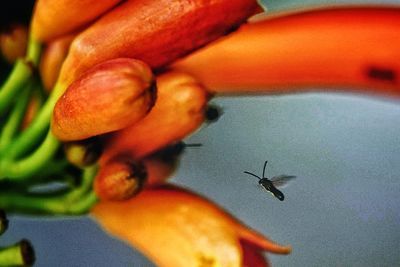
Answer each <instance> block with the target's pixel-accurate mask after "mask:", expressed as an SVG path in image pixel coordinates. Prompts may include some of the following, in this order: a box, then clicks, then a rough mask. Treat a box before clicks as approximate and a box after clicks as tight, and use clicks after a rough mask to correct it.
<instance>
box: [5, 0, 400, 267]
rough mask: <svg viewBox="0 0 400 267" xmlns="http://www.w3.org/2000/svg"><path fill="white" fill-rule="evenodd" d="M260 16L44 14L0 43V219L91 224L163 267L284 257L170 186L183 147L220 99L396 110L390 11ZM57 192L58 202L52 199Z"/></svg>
mask: <svg viewBox="0 0 400 267" xmlns="http://www.w3.org/2000/svg"><path fill="white" fill-rule="evenodd" d="M261 11H262V8H261V7H260V6H259V4H258V3H257V1H255V0H234V1H232V0H231V1H227V0H216V1H203V0H193V1H184V0H177V1H166V0H157V1H154V0H143V1H136V0H127V1H120V0H103V1H95V0H84V1H67V0H38V1H37V2H36V3H35V7H34V10H33V15H32V19H31V24H30V27H29V32H28V30H26V29H27V28H26V27H25V28H24V27H14V28H11V29H12V30H11V31H8V32H5V33H2V34H1V35H0V42H1V45H0V49H1V52H2V55H3V57H4V58H5V59H6V60H7V61H8V62H11V63H14V67H13V69H12V70H11V71H10V73H9V76H8V78H7V79H6V81H5V82H4V84H3V85H2V86H1V88H0V113H1V114H0V115H1V118H2V120H1V122H0V123H1V124H2V125H1V132H0V186H1V187H0V208H4V209H6V210H9V211H12V212H19V213H24V214H26V213H34V214H70V215H74V214H81V213H88V212H92V214H93V216H94V217H95V218H96V219H97V220H98V221H99V223H100V224H101V225H102V226H104V228H105V229H106V230H107V231H109V232H110V233H112V234H114V235H116V236H118V237H119V238H121V239H124V240H126V241H127V242H129V243H130V244H132V245H133V246H135V247H138V248H139V249H141V250H142V251H143V252H144V253H145V254H146V255H148V256H149V257H150V258H151V259H152V260H154V261H155V262H156V263H157V264H159V265H160V266H209V265H210V266H214V265H215V266H267V261H266V259H265V258H264V257H263V256H262V254H261V251H263V250H267V251H270V252H274V253H280V254H286V253H289V252H290V248H289V247H285V246H280V245H277V244H274V243H273V242H271V241H269V240H267V239H266V238H265V237H263V236H262V235H260V234H259V233H257V232H255V231H254V230H251V229H249V228H248V227H245V226H244V225H243V224H242V223H240V222H238V221H237V220H236V219H234V218H233V217H232V216H231V215H229V214H228V213H226V212H225V211H224V210H223V209H222V208H220V207H218V206H217V205H216V204H214V203H212V202H211V201H209V200H207V199H206V198H204V197H201V196H199V195H197V194H195V193H193V192H191V191H187V190H185V189H183V188H179V187H176V186H166V185H165V184H166V181H167V178H169V177H170V176H171V174H172V173H173V172H174V170H175V169H176V167H177V163H178V160H179V157H180V155H181V152H182V150H183V149H184V148H185V144H184V143H183V142H182V141H181V140H183V139H184V138H185V137H187V136H188V135H190V134H192V133H193V132H195V131H196V130H197V129H198V128H199V127H200V126H201V125H202V124H203V123H204V122H206V121H216V120H217V118H218V114H219V112H218V109H215V108H214V107H209V105H208V102H209V100H210V99H211V97H212V96H214V95H215V94H218V93H234V94H237V93H238V92H239V93H243V91H251V92H265V93H276V92H287V91H288V90H290V91H291V92H293V91H299V90H304V89H306V90H308V89H309V88H316V87H315V85H324V86H327V87H329V86H330V87H334V88H338V86H343V87H342V88H345V89H350V90H353V91H354V90H355V91H360V90H364V91H367V92H374V93H381V94H385V95H396V96H398V95H400V90H399V89H400V84H399V81H398V73H400V65H399V64H400V63H399V62H398V60H397V59H398V58H400V49H399V47H400V46H399V44H400V39H399V37H398V30H397V28H396V26H397V25H398V24H399V23H400V9H399V8H396V7H343V8H335V9H329V8H327V9H319V10H313V11H307V12H300V13H296V14H284V15H281V16H276V17H275V16H274V17H267V18H263V17H257V16H256V17H252V16H253V15H255V14H257V13H259V12H261ZM250 17H252V18H251V19H249V18H250ZM247 22H248V23H247ZM393 22H395V23H393ZM242 24H245V25H244V26H241V25H242ZM341 24H346V25H347V26H346V27H337V26H338V25H341ZM225 35H227V36H226V37H224V38H221V37H223V36H225ZM219 38H220V40H218V41H215V40H216V39H219ZM213 41H215V42H213ZM209 43H210V44H209ZM42 50H43V51H42ZM311 86H312V87H311ZM61 144H63V145H62V146H61ZM53 181H57V182H60V183H61V184H62V188H60V189H59V190H58V191H56V192H54V190H47V188H46V185H48V184H49V183H50V182H53ZM38 188H41V189H40V190H38ZM43 188H44V189H43ZM43 190H44V192H43ZM165 242H169V243H170V244H173V245H171V246H169V247H168V248H162V247H163V246H162V244H165ZM182 248H185V249H182ZM162 249H164V250H163V251H160V250H162Z"/></svg>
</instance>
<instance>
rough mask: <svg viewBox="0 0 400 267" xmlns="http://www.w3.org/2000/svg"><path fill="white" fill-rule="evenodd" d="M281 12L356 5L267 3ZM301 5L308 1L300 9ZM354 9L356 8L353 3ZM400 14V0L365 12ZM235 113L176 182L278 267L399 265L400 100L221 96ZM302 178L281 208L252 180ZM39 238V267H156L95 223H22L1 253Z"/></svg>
mask: <svg viewBox="0 0 400 267" xmlns="http://www.w3.org/2000/svg"><path fill="white" fill-rule="evenodd" d="M264 2H267V3H268V6H269V10H270V11H271V12H275V11H280V10H288V9H294V8H310V7H312V6H315V5H321V4H327V3H328V4H338V3H348V1H317V0H307V1H306V0H303V1H279V0H275V1H272V0H270V1H264ZM299 2H302V3H301V4H300V3H299ZM352 2H354V1H352ZM359 2H370V3H398V4H400V2H398V1H379V2H378V1H359ZM213 103H215V104H217V105H220V106H221V107H222V108H223V110H224V114H223V116H222V117H221V118H220V120H219V121H218V122H217V123H215V124H212V125H208V126H205V127H203V128H202V129H201V130H200V131H198V132H197V133H195V134H194V135H192V136H191V137H190V138H188V139H187V140H186V141H187V142H190V143H202V144H203V147H202V148H193V149H187V150H186V153H185V154H184V156H183V159H182V162H181V166H180V168H179V170H178V171H177V173H176V174H175V176H174V178H173V179H172V180H171V181H172V182H173V183H177V184H180V185H183V186H186V187H188V188H191V189H193V190H195V191H197V192H199V193H201V194H203V195H206V196H207V197H209V198H210V199H212V200H214V201H215V202H217V203H219V204H220V205H221V206H223V207H224V208H226V209H227V210H228V211H230V212H231V213H232V214H234V215H235V216H237V217H238V218H240V219H241V220H243V221H244V222H246V223H247V224H248V225H249V226H251V227H253V228H255V229H257V230H258V231H260V232H262V233H264V234H265V235H266V236H268V237H269V238H271V239H272V240H275V241H277V242H279V243H281V244H291V245H292V246H293V252H292V253H291V254H290V255H288V256H276V255H272V254H267V256H268V258H269V259H270V262H271V263H272V265H273V266H400V253H399V245H400V179H399V178H400V164H399V161H400V135H399V133H400V100H399V101H395V100H388V99H384V98H376V97H374V98H372V97H369V96H364V95H352V94H326V93H313V94H310V93H307V94H296V95H280V96H246V97H217V98H215V99H214V100H213ZM265 160H268V161H269V163H268V164H269V166H268V168H267V174H268V175H269V176H274V175H279V174H283V173H285V174H293V175H296V176H297V179H295V180H294V181H292V182H291V183H290V185H289V186H288V187H286V188H285V189H283V192H284V193H285V196H286V199H285V201H283V202H280V201H278V200H277V199H275V198H274V197H273V196H271V195H270V194H268V193H266V192H265V191H262V190H260V189H259V188H258V187H257V186H256V185H257V180H256V179H255V178H252V177H250V176H248V175H245V174H243V171H244V170H247V171H251V172H254V173H256V174H259V175H261V173H262V166H263V163H264V161H265ZM21 238H28V239H30V240H31V241H32V243H33V244H34V246H35V250H36V254H37V264H36V266H59V267H63V266H65V267H67V266H99V267H100V266H104V267H105V266H153V265H152V264H151V263H150V262H149V261H148V260H147V259H146V258H145V257H143V256H142V255H141V254H140V253H139V252H136V251H135V250H133V249H132V248H130V247H128V246H125V245H124V244H123V243H122V242H120V241H119V240H116V239H114V238H112V237H110V236H108V235H106V234H105V233H104V232H103V231H102V230H101V229H100V228H99V226H97V224H95V223H94V222H93V221H91V220H90V219H89V218H86V217H82V218H65V219H43V218H26V217H23V218H22V217H12V218H11V224H10V229H9V230H8V231H7V232H6V234H5V235H4V236H2V237H1V239H0V246H1V245H5V244H10V243H13V242H16V241H17V240H19V239H21Z"/></svg>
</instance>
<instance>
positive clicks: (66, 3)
mask: <svg viewBox="0 0 400 267" xmlns="http://www.w3.org/2000/svg"><path fill="white" fill-rule="evenodd" d="M120 1H121V0H101V1H98V0H38V1H36V4H35V9H34V13H33V17H32V23H31V24H32V29H31V31H32V34H33V36H34V38H36V39H37V40H39V41H42V42H47V41H50V40H53V39H55V38H57V37H60V36H62V35H64V34H67V33H70V32H72V31H74V30H77V29H79V28H81V27H83V26H85V25H86V24H87V23H89V22H91V21H93V20H94V19H96V18H97V17H99V16H100V15H101V14H103V13H104V12H106V11H108V10H109V9H111V8H112V7H113V6H115V5H117V4H118V3H119V2H120Z"/></svg>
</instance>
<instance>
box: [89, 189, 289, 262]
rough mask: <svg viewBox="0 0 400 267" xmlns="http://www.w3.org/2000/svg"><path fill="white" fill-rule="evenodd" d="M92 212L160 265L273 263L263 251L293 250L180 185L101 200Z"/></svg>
mask: <svg viewBox="0 0 400 267" xmlns="http://www.w3.org/2000/svg"><path fill="white" fill-rule="evenodd" d="M92 215H93V216H94V217H95V218H96V219H97V221H98V222H99V223H100V224H101V225H102V226H103V227H104V228H105V230H107V231H108V232H109V233H111V234H112V235H114V236H116V237H118V238H120V239H122V240H124V241H126V242H128V243H129V244H130V245H132V246H134V247H136V248H138V249H139V250H140V251H142V252H143V253H144V254H145V255H146V256H148V257H149V258H150V259H151V260H152V261H154V262H155V263H156V264H157V265H158V266H166V267H170V266H174V267H181V266H182V267H189V266H232V267H233V266H237V267H239V266H246V265H245V264H247V263H258V264H260V265H257V266H267V263H266V262H265V260H264V261H263V260H262V258H261V255H260V252H261V251H268V252H272V253H278V254H287V253H290V251H291V248H290V247H287V246H281V245H278V244H276V243H274V242H272V241H270V240H268V239H266V238H265V237H264V236H262V235H261V234H259V233H258V232H256V231H254V230H252V229H250V228H248V227H247V226H245V225H243V224H242V223H240V222H239V221H238V220H236V219H235V218H233V217H232V216H231V215H229V214H228V213H227V212H225V211H224V210H223V209H221V208H220V207H218V206H217V205H216V204H214V203H212V202H211V201H209V200H207V199H205V198H204V197H201V196H199V195H196V194H194V193H192V192H189V191H187V190H183V189H181V188H178V187H172V186H164V187H158V188H153V189H147V190H144V191H143V192H142V193H140V194H139V195H137V196H136V197H134V198H132V199H130V200H127V201H123V202H117V203H116V202H100V203H98V204H97V205H96V206H95V207H94V209H93V210H92ZM249 257H250V258H249ZM252 266H256V265H252Z"/></svg>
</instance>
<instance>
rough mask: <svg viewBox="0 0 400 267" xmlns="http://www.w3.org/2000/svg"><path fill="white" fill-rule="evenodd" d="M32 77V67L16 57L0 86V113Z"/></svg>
mask: <svg viewBox="0 0 400 267" xmlns="http://www.w3.org/2000/svg"><path fill="white" fill-rule="evenodd" d="M31 77H32V67H31V66H30V65H29V64H28V63H27V62H26V61H24V60H22V59H18V60H17V62H16V63H15V64H14V68H13V70H12V71H11V74H10V75H9V77H8V78H7V80H6V82H5V83H4V84H3V85H2V86H1V88H0V114H3V113H4V112H5V111H6V110H7V108H8V107H9V106H10V105H11V103H12V100H13V99H14V98H15V96H16V95H17V94H18V92H20V89H21V88H22V87H23V86H24V85H25V84H26V83H27V81H28V80H29V79H30V78H31Z"/></svg>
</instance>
